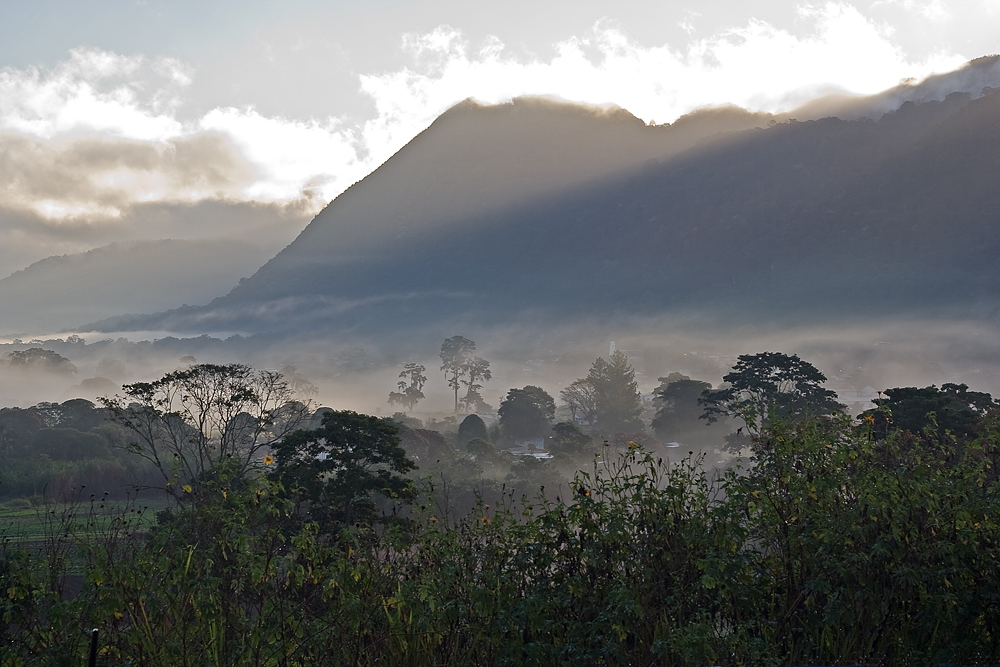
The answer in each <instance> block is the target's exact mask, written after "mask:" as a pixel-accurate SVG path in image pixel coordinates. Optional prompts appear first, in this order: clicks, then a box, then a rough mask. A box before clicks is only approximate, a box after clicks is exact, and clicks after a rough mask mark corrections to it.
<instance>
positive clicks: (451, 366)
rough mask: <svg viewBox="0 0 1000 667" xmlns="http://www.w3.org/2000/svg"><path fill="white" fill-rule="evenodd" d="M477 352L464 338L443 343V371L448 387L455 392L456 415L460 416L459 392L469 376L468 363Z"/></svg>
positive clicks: (449, 339) (454, 337)
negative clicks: (464, 380) (463, 381)
mask: <svg viewBox="0 0 1000 667" xmlns="http://www.w3.org/2000/svg"><path fill="white" fill-rule="evenodd" d="M475 350H476V344H475V343H474V342H473V341H471V340H469V339H468V338H465V337H464V336H452V337H451V338H447V339H445V341H444V342H443V343H441V370H442V371H444V376H445V378H446V379H447V380H448V386H449V387H450V388H451V389H452V391H454V392H455V414H456V415H457V414H458V390H459V389H460V388H461V387H462V378H464V377H465V376H466V375H467V374H468V372H469V371H468V366H467V362H468V360H469V357H470V356H472V353H473V352H475Z"/></svg>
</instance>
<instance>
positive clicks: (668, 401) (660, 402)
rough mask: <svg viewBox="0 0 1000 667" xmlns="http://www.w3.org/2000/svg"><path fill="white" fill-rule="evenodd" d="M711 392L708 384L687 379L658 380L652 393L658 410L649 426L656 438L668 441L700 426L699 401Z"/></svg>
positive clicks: (666, 378)
mask: <svg viewBox="0 0 1000 667" xmlns="http://www.w3.org/2000/svg"><path fill="white" fill-rule="evenodd" d="M711 389H712V385H711V384H709V383H708V382H702V381H700V380H692V379H691V378H689V377H684V376H681V377H680V378H677V379H671V378H670V377H665V378H660V386H658V387H657V388H656V389H654V390H653V395H654V396H655V399H654V400H655V402H656V404H657V409H656V416H655V417H654V418H653V422H652V424H651V426H652V427H653V431H655V432H656V435H657V436H660V437H671V436H674V435H676V434H677V433H679V432H683V431H686V430H690V429H691V427H692V426H694V425H697V424H699V423H700V422H699V418H700V417H701V411H702V408H701V405H700V404H699V403H698V399H700V398H701V396H702V394H703V393H705V392H706V391H711Z"/></svg>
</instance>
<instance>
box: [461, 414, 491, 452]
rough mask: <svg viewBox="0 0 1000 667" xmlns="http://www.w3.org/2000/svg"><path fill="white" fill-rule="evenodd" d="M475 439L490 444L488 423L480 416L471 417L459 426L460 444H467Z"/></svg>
mask: <svg viewBox="0 0 1000 667" xmlns="http://www.w3.org/2000/svg"><path fill="white" fill-rule="evenodd" d="M474 438H480V439H482V440H485V441H487V442H489V440H490V435H489V433H488V432H487V431H486V422H484V421H483V418H482V417H480V416H479V415H469V416H468V417H466V418H465V419H463V420H462V423H461V424H459V425H458V444H459V445H460V446H461V445H464V444H467V443H468V442H469V441H470V440H472V439H474Z"/></svg>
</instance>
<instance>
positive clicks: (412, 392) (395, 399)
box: [389, 363, 427, 410]
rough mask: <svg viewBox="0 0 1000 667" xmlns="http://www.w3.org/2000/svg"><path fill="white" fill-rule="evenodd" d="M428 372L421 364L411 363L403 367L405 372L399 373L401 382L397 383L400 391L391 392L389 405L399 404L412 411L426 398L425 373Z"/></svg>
mask: <svg viewBox="0 0 1000 667" xmlns="http://www.w3.org/2000/svg"><path fill="white" fill-rule="evenodd" d="M426 370H427V369H426V368H424V367H423V366H422V365H420V364H414V363H409V364H406V365H405V366H403V370H402V371H401V372H400V373H399V382H397V383H396V386H397V387H399V391H392V392H389V405H392V404H394V403H398V404H399V405H403V406H405V407H406V409H407V410H412V409H413V406H415V405H416V404H417V402H418V401H420V399H422V398H423V397H424V392H423V388H424V383H426V382H427V376H425V375H424V371H426Z"/></svg>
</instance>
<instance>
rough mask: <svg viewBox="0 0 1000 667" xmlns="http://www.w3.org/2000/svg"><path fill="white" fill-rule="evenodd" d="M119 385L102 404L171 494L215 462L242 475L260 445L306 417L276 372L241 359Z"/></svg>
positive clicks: (306, 410)
mask: <svg viewBox="0 0 1000 667" xmlns="http://www.w3.org/2000/svg"><path fill="white" fill-rule="evenodd" d="M122 391H123V394H124V395H122V396H115V397H113V398H103V399H101V402H102V403H103V404H104V407H105V408H107V410H108V413H109V417H110V419H111V420H112V421H114V422H116V423H117V424H119V425H120V426H122V427H124V428H125V429H126V430H127V431H128V432H129V433H130V435H131V437H132V438H134V439H133V440H132V442H131V443H130V444H129V446H128V448H129V449H130V450H131V451H133V452H134V453H136V454H138V455H139V456H141V457H143V458H145V459H147V460H148V461H150V462H152V463H153V464H154V465H155V466H156V468H157V469H158V470H159V471H160V473H161V475H162V476H163V480H164V482H165V484H166V486H167V488H169V489H172V490H174V491H175V492H176V491H177V489H178V487H181V488H183V485H185V484H186V485H191V486H196V485H197V484H198V483H199V481H200V480H201V479H203V478H204V476H205V475H206V474H207V473H208V472H209V471H211V470H212V469H213V468H215V467H216V466H218V465H219V464H221V463H225V464H226V465H227V466H229V467H230V468H232V469H233V471H234V472H235V474H236V475H237V476H239V475H242V474H243V473H244V472H245V471H246V470H248V469H249V468H251V467H252V466H253V465H254V464H255V462H256V460H257V458H258V456H259V453H260V451H261V450H262V449H264V448H265V447H267V446H269V445H271V444H272V443H274V442H276V441H278V440H280V439H281V438H283V437H285V436H286V435H288V434H289V433H291V432H293V431H295V430H296V429H298V428H299V427H300V426H302V425H303V424H304V423H305V422H306V420H307V419H308V418H309V415H310V413H309V406H308V405H307V403H304V402H300V401H297V400H295V395H294V393H293V391H292V389H291V388H290V387H289V385H288V382H286V381H285V379H284V378H283V377H282V375H281V374H280V373H277V372H274V371H264V370H256V369H254V368H251V367H250V366H247V365H245V364H226V365H216V364H200V365H197V366H191V367H189V368H185V369H182V370H178V371H174V372H172V373H167V374H166V375H164V376H163V377H161V378H160V379H159V380H155V381H154V382H137V383H135V384H130V385H125V386H124V387H122Z"/></svg>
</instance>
